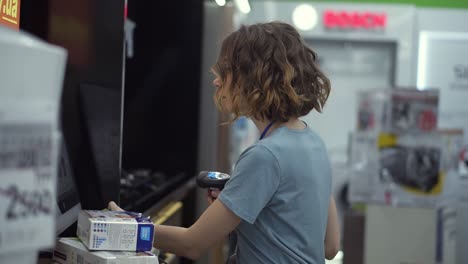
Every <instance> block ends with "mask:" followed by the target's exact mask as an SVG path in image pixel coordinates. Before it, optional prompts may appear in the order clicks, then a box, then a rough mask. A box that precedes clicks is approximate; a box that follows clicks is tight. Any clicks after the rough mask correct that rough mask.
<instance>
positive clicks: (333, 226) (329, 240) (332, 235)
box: [325, 196, 340, 260]
mask: <svg viewBox="0 0 468 264" xmlns="http://www.w3.org/2000/svg"><path fill="white" fill-rule="evenodd" d="M339 249H340V227H339V224H338V215H337V212H336V205H335V199H334V198H333V196H331V197H330V205H329V206H328V222H327V231H326V234H325V258H326V259H328V260H331V259H333V258H334V257H335V256H336V254H337V253H338V250H339Z"/></svg>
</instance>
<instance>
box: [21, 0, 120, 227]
mask: <svg viewBox="0 0 468 264" xmlns="http://www.w3.org/2000/svg"><path fill="white" fill-rule="evenodd" d="M124 5H125V1H115V0H100V1H81V0H69V1H61V0H23V1H21V10H20V12H21V15H20V19H21V21H20V28H21V30H24V31H27V32H29V33H32V34H33V35H36V36H38V37H39V38H41V39H43V40H45V41H47V42H49V43H52V44H55V45H58V46H61V47H63V48H65V49H66V50H67V52H68V54H67V68H66V71H65V78H64V84H63V92H62V99H61V117H60V121H61V122H60V123H61V131H62V134H63V144H64V146H63V149H62V150H63V151H62V154H61V156H60V158H61V162H60V163H61V172H60V173H59V177H58V185H57V190H58V195H57V207H58V210H57V211H58V217H57V231H58V232H59V231H62V230H63V229H64V228H66V227H67V226H70V224H71V223H72V222H71V220H72V219H74V220H75V221H76V210H77V209H76V208H77V207H76V205H77V204H78V203H77V197H79V202H80V204H81V208H83V209H103V208H105V207H106V205H107V202H108V201H109V200H114V201H118V199H119V187H120V186H119V184H120V140H121V129H120V128H121V111H122V109H121V105H122V92H123V85H122V82H123V69H124V65H123V63H124ZM72 184H74V186H72ZM68 229H71V231H69V232H68V230H67V232H66V233H67V234H69V235H73V234H74V232H73V225H72V226H71V228H68Z"/></svg>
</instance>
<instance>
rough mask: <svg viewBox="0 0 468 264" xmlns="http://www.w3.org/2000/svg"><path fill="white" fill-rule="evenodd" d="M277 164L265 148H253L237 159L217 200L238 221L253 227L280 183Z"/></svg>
mask: <svg viewBox="0 0 468 264" xmlns="http://www.w3.org/2000/svg"><path fill="white" fill-rule="evenodd" d="M280 177H281V174H280V167H279V163H278V160H277V159H276V157H275V156H274V155H273V153H272V152H271V151H270V150H268V149H267V148H266V147H264V146H261V145H254V146H253V147H251V148H249V149H247V150H246V151H245V152H244V153H243V154H242V155H241V156H240V158H239V160H238V162H237V164H236V167H235V168H234V172H233V174H232V177H231V179H229V181H228V182H227V183H226V186H225V188H224V189H223V191H221V194H220V195H219V197H218V199H219V200H220V201H221V202H222V203H223V204H224V205H225V206H226V207H228V208H229V209H230V210H231V211H232V212H233V213H234V214H236V215H237V216H239V217H240V218H241V219H243V220H245V221H247V222H248V223H250V224H253V223H254V222H255V220H256V219H257V216H258V214H259V213H260V212H261V211H262V210H263V208H265V206H266V205H267V204H268V202H269V201H270V200H271V198H272V197H273V195H274V194H275V192H276V190H277V189H278V186H279V183H280Z"/></svg>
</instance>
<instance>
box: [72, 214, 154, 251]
mask: <svg viewBox="0 0 468 264" xmlns="http://www.w3.org/2000/svg"><path fill="white" fill-rule="evenodd" d="M153 233H154V225H153V223H152V222H151V220H150V219H149V218H147V217H142V215H141V214H140V213H133V212H124V211H122V212H118V211H106V210H104V211H95V210H83V211H81V212H80V214H79V216H78V229H77V234H78V237H79V238H80V239H81V241H82V242H83V243H84V244H85V245H86V246H87V247H88V249H90V250H123V251H148V250H151V248H152V246H153Z"/></svg>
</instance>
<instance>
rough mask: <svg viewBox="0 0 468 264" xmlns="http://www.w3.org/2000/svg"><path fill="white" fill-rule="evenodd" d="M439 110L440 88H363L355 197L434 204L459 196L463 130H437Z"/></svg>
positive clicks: (355, 140)
mask: <svg viewBox="0 0 468 264" xmlns="http://www.w3.org/2000/svg"><path fill="white" fill-rule="evenodd" d="M437 112H438V92H437V91H436V90H423V91H420V90H410V89H394V90H379V91H372V92H363V93H361V94H360V98H359V109H358V125H357V127H358V129H357V131H356V132H355V133H354V134H353V136H352V139H351V155H350V164H351V166H352V171H353V173H352V174H353V177H352V179H351V182H350V193H349V195H350V200H351V201H353V202H366V203H376V204H386V205H394V206H414V207H434V206H437V205H440V204H445V203H447V202H448V203H449V202H450V201H452V200H454V199H456V197H455V196H454V195H455V194H456V193H457V191H456V189H453V188H456V187H457V184H456V181H457V170H458V164H457V161H458V156H459V153H460V151H461V146H462V141H463V132H462V130H456V129H454V130H450V131H449V130H445V131H441V130H438V129H437V115H438V113H437Z"/></svg>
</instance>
